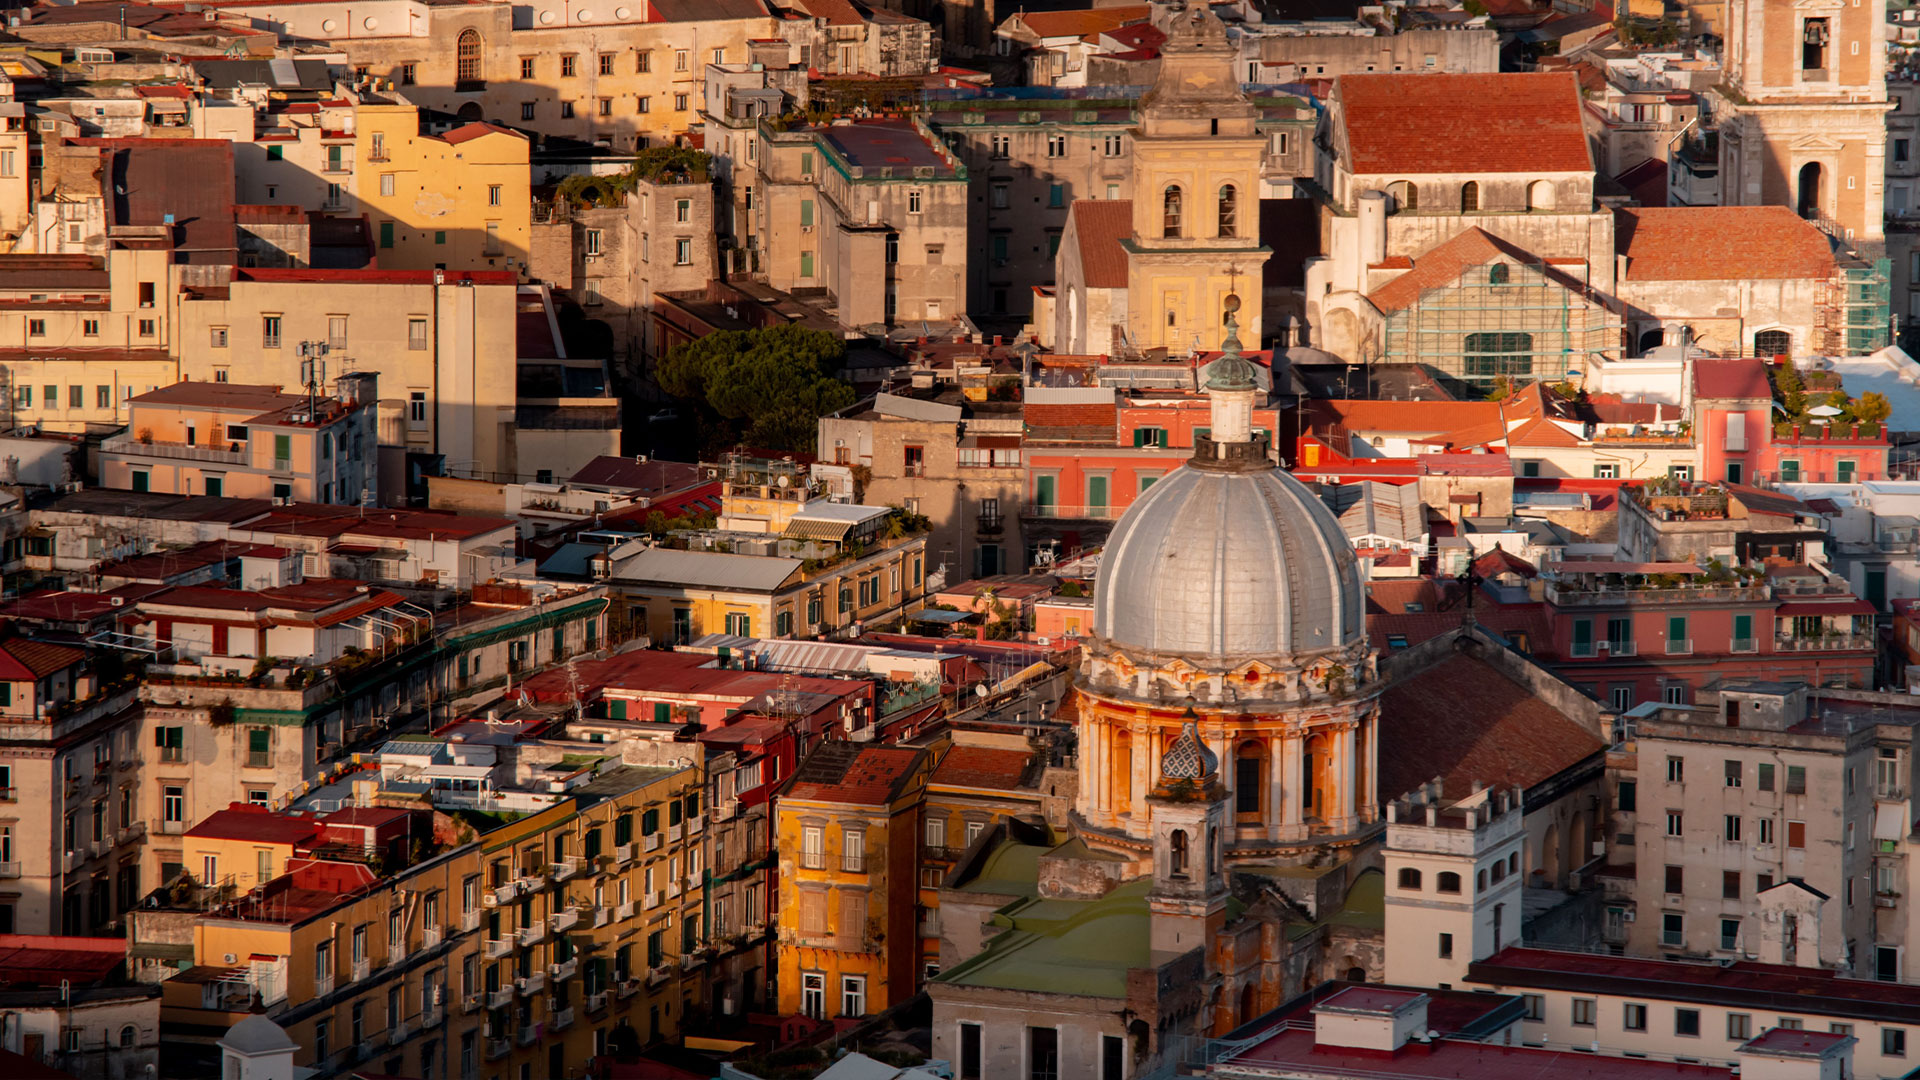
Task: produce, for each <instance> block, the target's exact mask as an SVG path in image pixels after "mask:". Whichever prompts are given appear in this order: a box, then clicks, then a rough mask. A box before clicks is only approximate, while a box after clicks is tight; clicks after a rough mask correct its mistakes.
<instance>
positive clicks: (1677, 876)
mask: <svg viewBox="0 0 1920 1080" xmlns="http://www.w3.org/2000/svg"><path fill="white" fill-rule="evenodd" d="M1685 872H1686V871H1685V869H1684V868H1682V867H1679V866H1674V865H1671V864H1669V865H1668V866H1667V891H1668V892H1669V893H1672V894H1674V895H1675V896H1678V895H1680V893H1682V892H1683V891H1685V890H1684V889H1683V888H1682V887H1681V886H1682V883H1683V876H1684V874H1685Z"/></svg>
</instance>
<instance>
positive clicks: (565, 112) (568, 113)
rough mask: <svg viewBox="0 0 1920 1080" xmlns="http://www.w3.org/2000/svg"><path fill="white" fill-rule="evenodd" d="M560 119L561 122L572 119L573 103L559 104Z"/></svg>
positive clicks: (564, 102)
mask: <svg viewBox="0 0 1920 1080" xmlns="http://www.w3.org/2000/svg"><path fill="white" fill-rule="evenodd" d="M560 119H562V120H571V119H573V102H571V101H563V102H561V103H560Z"/></svg>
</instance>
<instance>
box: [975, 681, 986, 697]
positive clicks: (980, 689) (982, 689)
mask: <svg viewBox="0 0 1920 1080" xmlns="http://www.w3.org/2000/svg"><path fill="white" fill-rule="evenodd" d="M973 695H974V696H975V697H986V696H987V684H986V683H981V684H980V685H978V686H976V687H974V688H973Z"/></svg>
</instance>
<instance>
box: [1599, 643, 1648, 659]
mask: <svg viewBox="0 0 1920 1080" xmlns="http://www.w3.org/2000/svg"><path fill="white" fill-rule="evenodd" d="M1639 653H1640V647H1639V646H1638V645H1636V644H1634V643H1633V642H1631V641H1614V640H1612V639H1608V640H1606V641H1603V642H1601V643H1600V655H1602V656H1637V655H1639Z"/></svg>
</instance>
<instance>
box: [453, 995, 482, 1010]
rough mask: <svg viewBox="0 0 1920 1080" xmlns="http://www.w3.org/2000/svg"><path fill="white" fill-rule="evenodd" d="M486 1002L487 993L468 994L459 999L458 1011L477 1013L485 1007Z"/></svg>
mask: <svg viewBox="0 0 1920 1080" xmlns="http://www.w3.org/2000/svg"><path fill="white" fill-rule="evenodd" d="M486 1004H487V995H485V994H468V995H467V996H466V997H464V998H461V999H460V1011H461V1012H463V1013H477V1012H479V1011H480V1010H481V1009H482V1008H485V1007H486Z"/></svg>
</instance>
